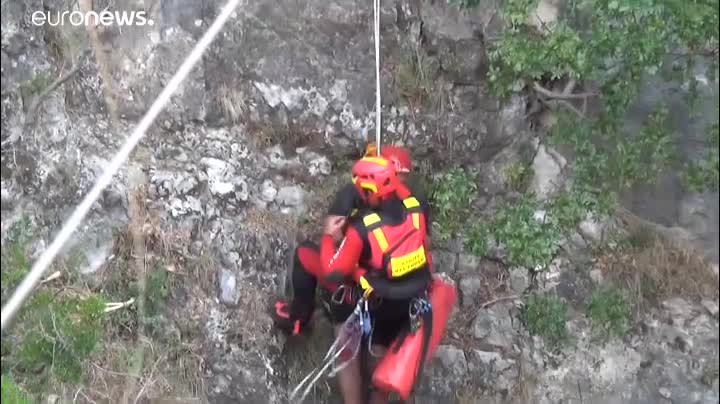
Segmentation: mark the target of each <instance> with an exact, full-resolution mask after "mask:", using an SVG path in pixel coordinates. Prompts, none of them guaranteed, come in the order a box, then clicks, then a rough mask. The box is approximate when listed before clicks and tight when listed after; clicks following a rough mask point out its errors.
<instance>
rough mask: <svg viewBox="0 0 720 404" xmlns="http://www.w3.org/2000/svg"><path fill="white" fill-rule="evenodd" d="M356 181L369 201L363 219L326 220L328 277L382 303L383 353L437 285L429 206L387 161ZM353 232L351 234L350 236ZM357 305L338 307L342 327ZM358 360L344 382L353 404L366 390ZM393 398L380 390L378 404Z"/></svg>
mask: <svg viewBox="0 0 720 404" xmlns="http://www.w3.org/2000/svg"><path fill="white" fill-rule="evenodd" d="M352 182H353V184H354V185H355V187H356V189H357V191H358V193H359V194H360V196H361V197H362V198H363V201H364V202H365V204H364V205H365V207H363V208H362V209H361V210H360V211H359V212H358V213H357V215H354V216H353V217H352V218H350V219H349V223H347V224H348V226H345V224H346V220H347V219H345V218H343V217H330V218H328V219H327V220H326V223H325V226H324V231H323V237H322V239H321V243H320V260H321V267H322V269H321V272H322V273H321V275H322V277H323V280H324V281H325V282H327V283H329V284H341V283H342V282H344V281H345V280H346V279H347V278H348V277H353V278H355V279H357V280H358V283H359V285H360V287H361V288H362V290H363V293H364V295H365V296H366V297H369V298H373V299H375V300H376V301H378V302H379V303H378V304H377V305H376V307H374V309H371V315H372V318H373V321H374V326H373V332H372V342H373V347H372V350H373V352H375V353H378V352H383V350H384V349H385V348H387V347H388V346H389V345H390V344H391V343H392V342H393V341H394V340H395V339H396V338H397V337H398V336H399V335H400V334H401V333H402V332H404V330H407V329H408V328H409V322H410V318H409V316H408V313H409V312H410V307H411V304H412V303H413V301H414V300H415V299H417V298H423V297H425V296H426V292H427V290H428V287H429V286H430V283H431V282H432V279H433V278H432V273H431V270H430V265H429V262H431V257H430V251H429V245H428V238H427V222H426V217H425V215H424V214H423V211H424V210H426V206H427V201H425V200H422V199H418V198H417V197H415V196H413V195H411V194H410V191H409V190H408V189H407V187H406V186H405V185H403V184H402V182H401V181H400V180H399V179H398V176H397V172H396V170H395V165H394V164H393V163H392V162H390V161H388V160H386V159H384V158H381V157H365V158H363V159H361V160H359V161H358V162H357V163H356V164H355V165H354V167H353V169H352ZM343 229H345V230H343ZM353 308H354V302H347V303H345V304H336V305H334V306H333V307H332V308H331V310H332V311H333V317H334V320H335V321H336V322H340V323H341V322H342V321H344V319H345V318H346V317H347V316H348V315H349V314H350V313H351V312H352V309H353ZM360 369H361V367H360V362H359V361H358V358H355V359H354V360H353V361H352V362H351V363H350V364H349V365H348V366H347V367H345V368H344V369H343V370H342V371H341V372H340V374H339V375H338V381H339V384H340V390H341V392H342V396H343V399H344V402H345V403H346V404H353V403H361V402H364V400H363V391H364V390H365V386H364V385H363V383H362V377H361V370H360ZM387 399H388V393H387V392H381V391H377V390H375V391H373V392H372V394H371V397H370V402H371V403H384V402H387Z"/></svg>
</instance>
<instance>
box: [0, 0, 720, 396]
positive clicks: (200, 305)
mask: <svg viewBox="0 0 720 404" xmlns="http://www.w3.org/2000/svg"><path fill="white" fill-rule="evenodd" d="M119 3H123V4H119ZM221 3H222V2H220V1H211V0H204V1H192V0H168V1H159V2H149V1H127V2H115V3H114V4H113V5H112V6H113V7H114V8H115V9H118V10H123V9H124V10H138V9H144V10H147V11H148V13H149V15H150V16H151V18H152V19H153V21H154V24H153V25H152V26H142V27H132V26H125V27H122V28H118V27H112V28H108V29H105V30H102V32H100V33H99V35H98V41H97V42H96V43H94V44H93V43H90V42H89V41H87V40H85V39H84V38H85V34H84V33H83V32H82V28H80V29H78V28H73V27H70V26H66V27H62V28H60V27H49V26H43V27H39V26H34V25H32V24H31V20H30V16H31V14H32V12H33V11H35V10H42V9H44V8H47V9H50V10H58V9H62V7H65V4H64V3H63V2H61V1H39V0H37V1H27V2H4V3H3V5H2V15H3V17H2V77H3V81H2V145H3V146H2V212H3V224H2V226H3V238H5V234H6V231H5V230H6V229H8V228H9V227H10V226H11V225H12V224H13V222H14V221H15V220H16V219H17V218H19V217H20V215H21V214H25V215H30V216H31V217H32V220H33V222H34V223H35V225H36V226H37V227H38V228H40V229H41V235H42V237H41V238H40V240H39V241H38V242H37V243H36V244H35V245H34V250H35V251H39V250H40V249H41V248H42V247H43V245H44V244H43V243H45V242H47V241H48V240H49V239H50V237H51V236H52V235H53V233H54V232H55V231H57V229H58V228H59V225H60V223H61V222H62V220H63V219H64V218H65V217H66V216H67V215H68V214H69V212H71V210H72V209H73V207H74V206H75V204H76V203H77V202H78V201H79V200H80V199H81V198H82V196H83V195H84V194H85V193H86V192H87V191H88V190H89V188H90V187H91V185H92V184H93V181H94V180H95V179H96V177H97V176H98V175H99V174H100V172H101V170H102V168H103V167H104V165H105V164H106V163H107V161H109V159H110V158H111V157H112V155H113V153H114V152H115V151H116V150H117V149H118V148H119V145H120V144H121V143H122V141H123V140H124V138H125V136H126V134H127V133H129V131H130V130H131V129H132V127H133V125H134V124H135V123H136V122H137V120H138V119H139V117H140V116H141V115H142V114H143V113H144V111H145V110H147V108H148V107H149V105H150V104H151V102H152V100H154V97H155V96H156V95H157V94H158V93H159V92H160V91H161V89H162V88H163V86H164V85H165V84H166V82H167V81H168V79H169V77H170V76H171V75H172V74H173V73H174V71H175V69H176V68H177V67H178V66H179V65H180V63H181V62H182V60H183V58H184V57H185V55H186V54H187V53H188V52H189V50H190V49H191V48H192V46H193V45H194V43H195V41H196V40H197V39H198V38H199V37H200V35H201V34H202V33H203V32H204V31H205V29H207V26H208V25H209V23H210V22H211V21H212V19H213V18H214V15H215V14H216V13H217V11H218V9H219V7H221V6H222V4H221ZM95 7H96V8H98V7H101V6H99V5H96V6H95ZM102 7H104V5H103V6H102ZM102 7H101V8H102ZM494 14H495V13H494V9H493V8H492V7H491V6H490V5H489V6H488V7H487V8H483V9H481V10H478V11H475V12H473V13H470V14H460V13H459V12H458V11H457V10H456V9H454V8H453V7H451V6H448V5H446V4H440V3H437V2H435V3H429V2H422V1H402V0H398V1H395V2H383V6H382V16H381V27H382V28H381V35H382V55H383V56H382V58H383V62H382V63H383V67H382V72H383V73H382V75H383V77H382V82H383V121H384V125H385V126H386V127H385V128H384V129H385V132H384V134H385V138H384V141H386V142H404V143H405V144H407V145H409V146H410V147H411V148H412V150H413V153H414V154H416V157H417V159H418V161H421V163H420V166H421V170H425V171H429V170H431V169H432V170H438V169H442V168H443V167H445V166H447V165H448V162H453V163H460V164H463V165H466V166H468V167H470V168H471V169H472V170H474V171H477V172H478V173H479V174H480V177H481V181H480V182H479V184H478V185H479V187H480V189H481V191H482V195H483V201H482V203H480V202H479V203H478V204H479V205H482V206H480V207H479V208H484V207H487V206H492V205H493V204H494V201H496V200H497V199H499V198H502V196H503V195H504V193H505V192H506V190H505V183H504V179H503V175H502V170H503V168H504V167H506V166H508V165H510V164H512V163H515V162H517V161H520V160H521V159H527V158H528V156H530V157H532V156H535V159H536V161H535V163H534V165H535V167H536V170H535V171H536V173H537V177H536V178H535V180H534V182H533V184H534V185H533V186H534V187H536V188H537V189H539V190H542V189H543V188H544V187H545V186H544V185H543V184H548V183H550V182H549V181H550V180H549V179H548V178H551V177H553V176H557V175H560V173H561V170H560V168H561V166H562V158H561V157H560V156H558V155H557V154H556V153H554V152H553V151H552V150H546V149H545V148H544V146H541V149H542V150H538V151H537V152H532V151H533V150H535V149H536V147H537V145H538V143H537V141H536V140H534V139H533V138H534V134H533V132H532V131H531V130H530V128H529V126H528V124H527V123H526V122H525V119H524V115H525V113H526V111H525V107H526V105H525V104H526V102H525V100H524V98H523V97H522V96H520V95H517V96H515V97H514V98H513V99H512V100H511V101H510V102H509V103H506V104H502V105H501V104H500V103H499V102H498V101H497V100H495V99H493V98H492V97H491V96H489V95H488V92H487V91H486V89H485V85H484V83H483V74H484V73H485V70H486V68H487V66H486V55H485V46H484V41H485V40H486V39H487V38H488V37H489V36H492V35H494V34H496V32H497V29H498V27H499V25H498V22H497V21H496V19H495V18H494ZM372 39H373V38H372V4H369V3H362V2H360V3H359V2H353V1H349V0H332V1H320V0H310V1H306V2H287V1H286V2H273V1H260V2H249V3H247V4H243V5H241V6H240V7H239V8H238V9H237V11H236V14H235V15H234V17H233V19H232V20H231V22H229V23H228V25H227V26H226V28H225V29H224V31H223V33H222V34H221V35H220V36H219V38H218V39H217V40H216V41H215V43H214V44H213V46H212V47H211V49H210V50H209V51H208V52H207V53H206V54H205V56H204V57H203V61H202V63H201V64H200V65H199V66H198V67H197V68H196V69H195V70H194V71H193V73H192V75H191V77H189V78H188V79H187V80H186V81H185V82H184V84H183V86H182V88H181V89H180V90H179V91H178V92H177V93H176V95H175V96H174V97H173V100H172V102H171V104H170V105H169V106H168V107H167V108H166V110H165V111H164V112H163V113H162V115H161V117H160V118H159V119H158V121H157V122H156V124H155V125H154V126H153V127H152V128H151V130H150V131H149V132H148V134H147V136H146V137H145V139H144V140H143V142H142V144H141V146H140V147H139V148H138V150H137V151H136V152H135V154H134V156H133V159H132V161H131V162H130V163H129V165H128V167H127V168H126V169H124V170H123V171H122V172H121V173H120V174H119V175H118V176H117V177H116V179H115V181H114V182H113V184H112V186H111V187H110V188H109V189H108V190H107V191H106V192H105V193H104V195H103V198H102V200H101V201H99V202H98V203H97V204H96V206H94V209H93V212H92V214H91V215H90V217H89V218H88V219H87V221H86V224H85V227H84V228H83V229H82V230H81V231H78V232H77V233H76V236H75V238H74V240H73V241H72V243H71V244H70V245H69V246H68V251H71V250H78V249H79V250H80V251H82V252H83V257H84V258H83V264H82V265H80V267H79V270H81V271H84V272H89V273H91V274H90V275H89V276H93V275H92V273H93V272H94V271H95V270H96V269H97V268H99V267H101V266H102V265H98V264H97V262H98V261H100V262H102V261H104V260H106V259H107V260H110V259H111V258H112V253H113V243H114V239H113V233H112V229H115V228H119V227H125V226H127V224H128V222H129V221H130V218H129V213H128V209H129V206H130V205H131V203H132V202H131V201H132V198H133V195H135V193H136V192H138V191H137V189H138V188H137V187H138V186H139V187H140V189H144V190H145V191H144V193H143V195H144V198H143V200H144V202H143V203H144V204H145V205H146V209H147V211H148V212H151V216H152V217H153V223H154V225H156V226H157V227H158V228H160V229H161V233H162V235H163V236H162V238H163V240H164V243H165V244H164V250H163V251H165V252H166V253H167V254H168V255H172V256H173V257H175V258H177V257H181V258H180V259H176V260H175V261H174V262H175V264H174V267H173V268H174V269H175V271H177V272H179V273H180V275H178V277H179V279H181V280H182V279H188V280H190V279H194V280H193V281H186V282H182V281H181V282H179V283H180V284H181V285H180V286H178V288H177V290H176V291H174V292H173V295H172V301H173V307H172V310H170V312H169V313H167V318H168V319H169V320H170V323H173V322H175V323H179V322H182V321H183V320H185V321H187V319H188V318H191V319H192V320H191V321H192V322H195V323H196V325H197V324H201V325H202V326H201V327H200V329H201V330H200V331H199V333H200V335H201V339H202V347H203V350H202V356H203V363H204V364H205V365H204V369H203V378H204V380H205V382H206V384H205V389H204V391H203V392H202V393H201V394H199V395H201V396H202V397H204V398H206V399H207V400H209V401H210V402H217V403H223V402H228V403H230V402H281V401H283V400H284V398H285V397H286V394H287V391H288V389H289V388H292V386H291V384H293V383H295V382H297V381H298V380H299V378H298V375H301V374H303V373H305V372H307V371H309V370H310V369H311V368H312V365H314V364H315V363H314V362H313V359H312V358H311V356H312V355H307V356H303V355H297V353H293V352H292V349H291V348H290V347H286V346H285V341H284V339H283V338H281V337H280V336H278V335H276V333H274V332H273V330H272V327H271V321H270V319H269V317H267V316H266V315H265V314H264V310H265V306H266V305H267V303H268V301H269V297H270V296H271V295H273V294H276V293H281V292H282V290H283V288H284V286H285V273H286V268H287V266H288V265H289V262H290V261H289V259H290V256H291V253H292V248H293V246H294V245H295V243H296V242H297V240H298V239H299V238H304V237H306V236H309V235H312V231H314V230H316V229H315V227H314V226H316V225H317V221H316V220H315V219H317V218H319V217H320V216H321V215H322V213H323V209H324V208H325V202H326V201H327V199H328V197H329V195H330V193H331V192H333V187H335V186H337V185H338V184H340V182H342V181H344V177H343V176H344V175H345V173H344V171H343V170H344V168H343V167H342V166H341V164H340V162H342V161H346V159H347V156H349V155H357V154H358V153H359V151H360V149H361V148H362V143H363V142H364V138H363V136H362V133H363V132H362V131H363V129H365V130H369V131H372V130H374V128H373V127H372V125H373V124H374V119H373V115H372V113H373V111H374V105H373V103H374V65H373V63H374V57H373V43H372ZM98 55H100V56H101V57H98ZM103 69H106V71H107V72H109V75H106V77H110V78H111V81H110V82H106V81H105V80H103V79H101V77H102V76H103ZM68 72H72V73H71V74H70V75H69V77H68V78H67V80H66V81H64V82H63V83H62V84H61V85H59V86H58V87H57V88H55V89H54V90H53V91H50V92H49V93H47V94H43V91H42V90H43V89H45V88H47V87H48V86H49V85H50V84H51V83H52V82H53V81H54V80H56V79H57V78H59V77H62V76H63V75H65V74H67V73H68ZM108 94H109V97H110V99H111V100H110V101H111V102H108V99H107V97H108ZM34 100H40V102H39V103H34V102H33V101H34ZM113 105H114V106H113ZM114 112H117V118H116V119H113V113H114ZM528 150H530V151H531V153H528ZM715 200H717V195H715ZM308 218H310V219H308ZM716 218H717V215H715V222H717V220H716ZM681 224H682V223H681ZM706 230H707V229H706ZM706 230H703V231H702V232H707V231H709V232H710V233H712V231H710V230H707V231H706ZM715 230H717V225H715ZM702 232H701V233H702ZM703 234H705V233H703ZM713 234H714V235H715V236H714V237H715V238H717V231H715V233H713ZM199 257H205V258H207V259H209V260H210V261H209V262H211V263H212V264H211V265H205V266H197V265H195V264H191V263H192V262H196V261H195V260H197V259H199ZM208 257H209V258H208ZM436 260H437V261H438V262H439V263H441V264H442V265H441V269H442V270H444V271H445V272H447V273H449V274H450V275H451V276H452V277H453V278H454V279H455V280H456V281H457V283H458V286H459V290H460V294H461V297H462V305H460V306H459V307H458V308H457V309H456V311H455V313H454V315H453V320H452V321H451V329H450V330H449V331H448V335H447V338H446V339H445V341H444V342H443V345H441V346H440V348H439V350H438V353H437V355H436V358H435V359H434V360H433V362H432V364H431V365H430V366H429V368H428V370H427V373H426V377H425V379H424V381H423V385H422V386H421V388H420V389H419V392H418V398H417V400H416V402H428V403H431V402H453V401H454V402H476V403H481V402H483V403H484V402H487V403H500V402H510V401H512V400H519V401H520V402H540V403H557V402H565V403H575V402H578V403H580V402H582V403H589V402H605V403H608V402H610V403H614V402H617V403H628V402H633V403H655V402H661V400H667V401H668V402H675V403H712V402H717V400H718V384H717V383H718V381H717V373H716V372H717V371H715V374H714V376H712V372H711V373H710V377H705V376H706V373H707V372H708V371H707V369H712V366H715V369H717V357H718V350H717V344H718V313H717V302H713V301H705V302H704V305H699V304H696V303H693V302H688V301H684V300H679V299H674V300H670V301H668V302H666V303H665V304H664V305H662V306H661V307H660V308H658V309H657V310H655V311H653V312H651V313H648V314H644V315H643V316H642V321H641V326H639V328H638V329H637V330H633V331H632V332H631V334H630V336H628V337H627V338H626V340H624V341H613V342H611V343H609V344H606V345H603V344H597V343H596V342H595V341H594V340H593V339H592V338H591V337H592V335H591V334H592V333H590V331H588V327H589V326H588V324H587V319H586V318H585V317H584V315H583V314H581V313H579V312H577V313H575V312H573V314H572V316H571V317H570V318H571V320H570V321H569V323H568V324H569V327H570V329H572V330H573V331H574V334H575V335H576V336H577V344H576V345H575V347H574V348H573V349H567V350H565V351H563V352H561V353H558V354H551V353H549V352H550V351H549V350H547V349H545V347H544V346H543V343H542V341H541V340H540V339H538V338H533V337H531V336H530V335H529V333H528V331H527V330H525V329H524V327H523V325H522V324H520V323H519V322H518V321H517V312H518V308H517V307H516V306H517V305H516V304H515V303H514V301H513V300H503V301H499V302H498V303H497V304H490V305H487V306H484V307H479V305H478V303H481V302H483V301H485V302H486V301H488V300H491V299H492V298H493V297H494V296H496V295H497V294H498V291H499V292H502V291H505V292H507V293H506V295H508V296H509V295H512V294H520V293H522V292H524V291H525V290H526V289H527V288H528V286H529V285H530V283H531V280H530V279H528V276H527V274H525V273H524V272H519V271H517V270H513V271H510V272H508V270H507V269H505V268H495V267H494V266H493V265H494V263H493V262H489V261H482V260H479V259H478V258H476V257H472V256H469V255H467V254H464V253H458V252H453V251H446V250H441V251H438V252H437V258H436ZM94 263H95V264H94ZM198 268H201V269H202V271H204V272H203V273H201V274H200V275H198V274H197V271H198ZM588 272H589V271H578V270H577V268H575V267H573V265H571V264H570V263H568V262H561V263H559V264H558V266H557V268H555V270H554V271H549V272H548V273H547V274H545V275H543V277H545V278H546V279H545V278H544V281H545V284H546V285H547V283H548V282H549V283H550V285H552V286H546V288H548V289H553V290H555V289H557V290H558V291H560V292H563V291H565V292H564V293H565V295H566V297H567V298H568V299H569V300H572V299H575V300H582V298H583V296H582V293H583V291H587V290H589V288H590V287H591V285H592V284H593V282H595V281H597V279H595V280H593V279H591V278H590V276H589V275H587V273H588ZM189 275H194V276H196V277H190V276H189ZM198 280H201V281H199V282H196V281H198ZM533 281H534V280H533ZM489 285H493V289H492V290H493V294H488V288H489ZM568 291H571V292H572V293H571V292H568ZM561 294H562V293H561ZM177 327H179V326H176V328H177ZM315 332H316V335H317V336H318V337H317V340H318V341H320V342H317V341H315V342H314V343H316V344H317V345H318V346H314V345H311V348H310V349H308V348H307V347H300V348H298V347H295V349H300V350H303V349H308V350H313V349H314V350H316V351H318V352H320V351H324V350H325V349H327V346H328V345H329V341H328V338H327V337H328V335H327V329H326V328H325V329H324V328H323V326H322V321H320V325H319V326H318V327H317V329H316V331H315ZM322 342H327V344H325V345H322ZM286 348H287V349H286ZM703 381H705V382H706V383H705V384H703ZM330 383H331V382H330ZM328 394H329V392H328V391H327V389H322V388H320V389H319V390H318V393H317V395H316V396H315V399H316V400H317V401H318V402H322V401H325V400H329V398H328V397H330V395H328Z"/></svg>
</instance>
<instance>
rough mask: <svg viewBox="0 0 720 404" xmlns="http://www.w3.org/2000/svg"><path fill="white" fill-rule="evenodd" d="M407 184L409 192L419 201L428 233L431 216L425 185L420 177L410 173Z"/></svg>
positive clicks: (430, 225) (430, 227)
mask: <svg viewBox="0 0 720 404" xmlns="http://www.w3.org/2000/svg"><path fill="white" fill-rule="evenodd" d="M407 186H408V188H410V193H412V195H413V196H414V197H415V198H417V200H418V202H420V207H421V208H422V212H423V215H425V223H427V232H428V234H431V233H432V231H431V229H432V217H431V216H430V202H429V201H428V198H427V193H426V192H425V187H424V186H423V183H422V181H420V178H419V177H417V176H415V175H412V174H411V175H410V177H409V178H408V181H407Z"/></svg>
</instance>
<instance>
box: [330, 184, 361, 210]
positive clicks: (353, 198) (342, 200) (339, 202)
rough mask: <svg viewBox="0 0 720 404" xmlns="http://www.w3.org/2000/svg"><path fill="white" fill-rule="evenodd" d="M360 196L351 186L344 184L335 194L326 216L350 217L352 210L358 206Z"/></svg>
mask: <svg viewBox="0 0 720 404" xmlns="http://www.w3.org/2000/svg"><path fill="white" fill-rule="evenodd" d="M359 201H360V194H359V193H358V190H357V188H355V186H354V185H353V184H346V185H344V186H343V187H342V188H340V190H339V191H338V192H337V193H336V194H335V199H334V200H333V201H332V204H331V205H330V209H329V210H328V215H335V216H350V213H351V212H352V210H353V209H354V208H357V207H359V206H360V203H359Z"/></svg>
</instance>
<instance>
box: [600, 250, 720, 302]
mask: <svg viewBox="0 0 720 404" xmlns="http://www.w3.org/2000/svg"><path fill="white" fill-rule="evenodd" d="M635 240H636V242H635V243H632V244H631V245H629V246H625V247H622V248H618V249H616V250H614V251H606V252H604V253H603V255H601V256H599V257H597V258H596V260H595V264H594V265H595V267H596V268H599V269H601V270H602V272H603V274H605V275H606V276H607V277H608V278H609V279H610V280H612V281H614V282H616V283H617V284H619V285H621V286H624V287H626V288H627V289H628V290H629V291H630V292H631V295H632V297H633V300H634V302H633V303H634V304H635V305H636V306H637V310H640V308H641V307H643V306H645V305H654V304H656V303H657V302H658V301H659V300H661V299H664V298H667V297H670V296H683V297H687V298H691V299H700V298H703V297H714V298H717V297H718V278H717V277H716V276H715V275H714V274H713V273H712V271H711V269H710V267H709V266H708V264H707V263H706V262H705V260H704V259H703V257H702V256H701V254H699V253H697V252H696V251H693V250H690V249H688V248H687V247H682V246H678V245H676V244H674V243H672V242H670V241H668V240H665V239H663V238H661V237H658V236H654V237H649V236H644V237H642V238H641V239H638V238H637V237H636V238H635Z"/></svg>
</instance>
